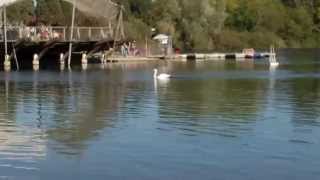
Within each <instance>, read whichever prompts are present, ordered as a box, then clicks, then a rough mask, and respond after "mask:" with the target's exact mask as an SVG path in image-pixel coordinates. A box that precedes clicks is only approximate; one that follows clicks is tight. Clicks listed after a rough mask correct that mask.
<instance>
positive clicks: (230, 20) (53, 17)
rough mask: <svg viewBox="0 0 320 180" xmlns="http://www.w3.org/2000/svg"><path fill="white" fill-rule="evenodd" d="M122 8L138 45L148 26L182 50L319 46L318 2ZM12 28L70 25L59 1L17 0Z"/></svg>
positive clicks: (169, 1)
mask: <svg viewBox="0 0 320 180" xmlns="http://www.w3.org/2000/svg"><path fill="white" fill-rule="evenodd" d="M115 2H117V3H119V4H121V5H123V6H124V9H125V11H124V22H125V33H126V37H127V38H129V39H135V40H137V42H141V43H143V42H144V41H145V39H146V38H151V36H152V33H153V32H152V31H151V29H152V28H155V29H156V31H157V32H158V33H165V34H169V35H171V36H172V37H173V44H174V47H175V48H179V49H182V50H183V51H187V52H195V51H197V52H208V51H213V50H219V51H229V50H239V49H243V48H248V47H253V48H257V49H268V48H269V47H270V45H271V44H273V45H275V46H276V47H277V48H317V47H320V0H198V1H193V0H192V1H191V0H115ZM7 11H8V19H9V23H11V24H15V25H17V24H27V25H31V24H39V23H41V24H45V25H70V21H71V18H70V17H71V13H72V7H71V5H70V4H68V3H67V2H64V1H62V0H38V2H37V7H36V8H34V6H33V2H32V0H22V1H20V2H18V3H16V4H14V5H11V6H10V7H8V10H7ZM106 24H107V23H106V22H105V21H104V19H103V18H95V17H90V16H88V15H85V14H84V13H81V12H77V17H76V25H85V26H103V25H106Z"/></svg>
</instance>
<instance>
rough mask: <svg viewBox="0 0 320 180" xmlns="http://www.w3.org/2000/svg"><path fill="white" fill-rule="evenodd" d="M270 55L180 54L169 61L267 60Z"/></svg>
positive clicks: (266, 53)
mask: <svg viewBox="0 0 320 180" xmlns="http://www.w3.org/2000/svg"><path fill="white" fill-rule="evenodd" d="M271 55H272V54H271V53H268V52H264V53H255V54H253V55H248V54H244V53H210V54H200V53H193V54H180V55H175V56H174V57H171V59H181V60H227V59H235V60H237V59H263V58H269V57H270V56H271Z"/></svg>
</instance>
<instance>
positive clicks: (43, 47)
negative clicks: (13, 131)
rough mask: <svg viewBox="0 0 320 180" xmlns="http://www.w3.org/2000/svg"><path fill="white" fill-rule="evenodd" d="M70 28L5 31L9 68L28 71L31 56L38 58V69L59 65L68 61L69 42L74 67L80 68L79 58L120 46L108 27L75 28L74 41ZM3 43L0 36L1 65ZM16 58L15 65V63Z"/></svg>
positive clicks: (10, 28) (12, 29)
mask: <svg viewBox="0 0 320 180" xmlns="http://www.w3.org/2000/svg"><path fill="white" fill-rule="evenodd" d="M70 32H71V28H69V27H51V26H50V27H48V26H41V27H30V26H19V27H16V26H8V27H7V53H8V55H9V57H10V61H11V64H12V67H13V68H14V67H15V66H16V67H17V63H18V65H19V66H20V67H21V68H31V67H32V61H33V57H34V55H35V54H36V55H38V57H39V61H40V62H41V63H40V64H41V66H42V67H44V66H48V65H52V64H59V63H60V62H61V61H60V60H61V54H63V60H64V61H66V60H67V58H68V51H69V44H70V42H72V44H73V47H72V56H73V58H74V59H75V60H74V61H72V63H73V64H80V63H81V61H80V59H81V54H82V53H85V54H87V55H89V56H90V55H92V54H94V53H97V52H103V51H107V50H109V49H110V48H114V47H116V46H118V45H119V43H121V42H120V41H117V42H115V41H114V34H113V30H112V29H110V28H109V27H74V30H73V39H72V40H71V39H70V38H69V37H70V36H68V34H69V33H70ZM4 41H5V39H4V36H3V33H0V42H2V43H1V44H0V54H2V56H0V61H1V62H4V60H5V56H4V54H6V52H5V51H6V47H5V44H6V43H5V42H4ZM14 58H17V62H16V61H14Z"/></svg>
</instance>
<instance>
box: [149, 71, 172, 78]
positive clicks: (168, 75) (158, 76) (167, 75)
mask: <svg viewBox="0 0 320 180" xmlns="http://www.w3.org/2000/svg"><path fill="white" fill-rule="evenodd" d="M153 71H154V73H153V78H155V79H169V78H170V77H171V75H170V74H164V73H162V74H159V75H158V69H154V70H153Z"/></svg>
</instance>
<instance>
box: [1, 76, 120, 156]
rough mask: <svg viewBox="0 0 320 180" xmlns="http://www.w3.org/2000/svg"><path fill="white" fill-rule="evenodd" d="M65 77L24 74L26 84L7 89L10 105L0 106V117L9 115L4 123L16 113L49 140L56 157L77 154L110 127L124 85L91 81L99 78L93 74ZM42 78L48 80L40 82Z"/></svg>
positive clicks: (2, 96) (19, 83)
mask: <svg viewBox="0 0 320 180" xmlns="http://www.w3.org/2000/svg"><path fill="white" fill-rule="evenodd" d="M68 74H69V73H67V74H66V75H64V74H63V75H62V76H61V77H58V76H57V75H56V74H53V75H52V74H48V75H47V74H42V73H33V74H28V76H27V77H26V79H27V81H26V82H24V81H23V82H18V83H16V84H15V86H14V89H13V88H10V103H8V104H7V103H0V108H1V110H0V116H1V115H2V114H4V115H8V114H9V115H10V117H7V118H4V119H8V120H14V119H16V118H15V116H16V113H17V112H16V111H17V109H19V113H20V114H19V117H24V119H23V121H24V122H26V123H27V124H28V126H33V125H32V123H37V124H34V126H33V127H38V128H39V129H41V130H42V132H43V133H44V134H46V135H47V136H46V137H47V138H48V139H51V140H53V144H52V147H51V148H53V149H56V150H57V151H58V152H59V153H65V154H79V153H81V152H82V151H83V149H84V148H86V143H88V141H90V140H92V138H95V137H97V136H98V135H99V132H101V131H102V130H103V129H104V128H105V127H108V126H112V125H113V124H114V119H115V116H116V115H117V114H116V113H117V112H118V108H119V105H120V104H119V103H121V100H122V95H123V94H124V93H123V91H124V85H123V84H121V82H117V83H115V82H105V81H104V80H103V75H105V74H98V75H101V76H102V80H101V81H94V80H95V79H96V78H100V77H99V76H98V75H97V74H93V76H97V77H84V76H81V75H79V74H78V73H75V74H74V76H73V77H71V78H70V79H69V80H68ZM46 75H47V76H48V77H45V78H44V77H43V76H46ZM30 76H31V77H30ZM50 76H52V77H50ZM30 78H32V79H31V81H30ZM51 78H52V79H54V80H52V79H51ZM91 80H93V81H91ZM0 86H3V83H0ZM3 89H5V88H1V90H0V91H3ZM5 98H6V97H5V93H1V94H0V100H1V102H6V101H5ZM2 99H3V101H2ZM17 102H18V105H15V103H17ZM8 105H9V107H6V106H8ZM8 109H9V110H8ZM1 111H4V112H1ZM9 115H8V116H9ZM2 119H3V118H1V120H2Z"/></svg>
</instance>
